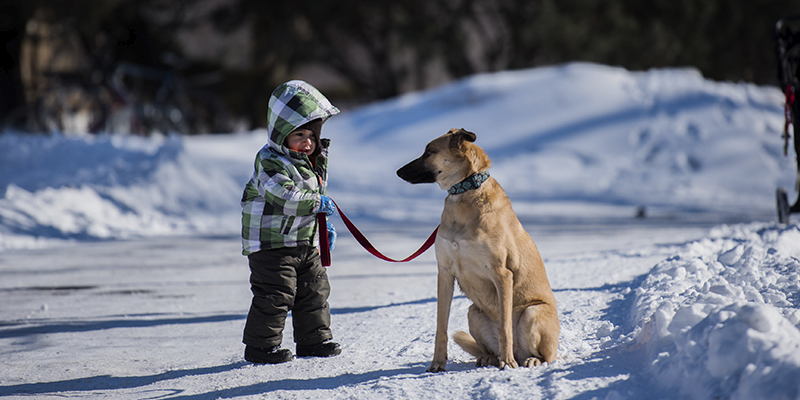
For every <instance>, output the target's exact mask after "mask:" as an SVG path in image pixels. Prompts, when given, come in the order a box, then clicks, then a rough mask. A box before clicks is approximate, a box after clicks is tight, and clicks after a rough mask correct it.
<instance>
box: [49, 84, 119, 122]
mask: <svg viewBox="0 0 800 400" xmlns="http://www.w3.org/2000/svg"><path fill="white" fill-rule="evenodd" d="M37 111H38V118H39V123H40V125H41V126H42V127H43V128H44V129H45V130H46V131H48V132H60V133H63V134H86V133H97V132H100V131H102V130H104V129H105V125H106V119H107V118H108V111H107V110H106V107H105V104H104V103H103V101H102V100H101V99H100V96H99V95H98V94H97V93H95V92H94V91H91V90H88V89H86V88H84V87H82V86H78V85H67V86H59V87H55V88H53V89H51V90H50V91H48V92H47V93H45V94H44V96H42V97H41V98H40V99H39V101H38V106H37Z"/></svg>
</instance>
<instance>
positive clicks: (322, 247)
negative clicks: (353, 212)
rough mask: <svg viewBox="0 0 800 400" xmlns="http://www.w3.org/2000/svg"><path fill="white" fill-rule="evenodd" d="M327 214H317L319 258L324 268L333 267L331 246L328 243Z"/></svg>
mask: <svg viewBox="0 0 800 400" xmlns="http://www.w3.org/2000/svg"><path fill="white" fill-rule="evenodd" d="M327 222H328V221H327V219H326V218H325V213H319V214H317V225H319V258H320V261H322V266H323V267H330V266H331V244H330V243H329V242H328V224H327Z"/></svg>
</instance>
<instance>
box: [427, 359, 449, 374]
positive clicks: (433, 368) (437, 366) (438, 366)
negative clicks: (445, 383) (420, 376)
mask: <svg viewBox="0 0 800 400" xmlns="http://www.w3.org/2000/svg"><path fill="white" fill-rule="evenodd" d="M445 365H447V362H446V361H436V360H434V361H433V362H431V365H430V366H429V367H428V370H427V372H444V367H445Z"/></svg>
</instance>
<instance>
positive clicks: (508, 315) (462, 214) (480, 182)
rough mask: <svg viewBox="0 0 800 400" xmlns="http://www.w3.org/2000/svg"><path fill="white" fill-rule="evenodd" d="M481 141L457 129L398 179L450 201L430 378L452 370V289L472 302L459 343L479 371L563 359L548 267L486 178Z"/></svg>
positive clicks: (441, 242) (441, 237)
mask: <svg viewBox="0 0 800 400" xmlns="http://www.w3.org/2000/svg"><path fill="white" fill-rule="evenodd" d="M475 138H476V137H475V134H474V133H472V132H467V131H465V130H463V129H451V130H450V132H448V133H447V134H445V135H443V136H441V137H439V138H437V139H435V140H433V141H432V142H430V143H428V146H427V147H426V148H425V153H424V154H423V155H422V156H421V157H420V158H418V159H416V160H414V161H411V162H410V163H408V164H407V165H405V166H404V167H403V168H400V169H399V170H398V171H397V175H398V176H399V177H400V178H402V179H403V180H405V181H407V182H410V183H438V184H439V187H440V188H442V189H443V190H447V191H448V192H449V193H450V194H449V195H448V196H447V198H446V199H445V201H444V210H443V211H442V222H441V225H440V227H439V233H438V234H437V236H436V261H437V264H438V269H439V274H438V293H437V316H436V339H435V340H436V342H435V346H434V354H433V362H431V365H430V367H428V371H430V372H439V371H444V369H445V364H447V322H448V319H449V317H450V304H451V302H452V300H453V289H454V281H457V282H458V286H459V287H460V288H461V290H462V291H463V292H464V294H465V295H466V296H467V297H468V298H469V299H470V300H472V302H473V304H472V305H471V306H470V307H469V313H468V315H467V317H468V320H469V331H470V333H466V332H457V333H456V334H455V335H454V336H453V340H455V342H456V343H458V345H459V346H461V347H462V348H463V349H464V350H465V351H466V352H468V353H470V354H472V355H473V356H475V357H476V358H477V365H478V366H479V367H480V366H485V365H494V366H497V367H499V368H504V367H505V366H509V367H512V368H514V367H517V366H519V365H522V366H526V367H532V366H536V365H541V363H542V362H552V361H553V360H555V358H556V354H557V352H558V334H559V330H560V328H559V324H558V311H557V310H556V299H555V296H553V291H552V290H551V289H550V282H548V280H547V273H546V272H545V269H544V263H542V258H541V256H540V255H539V251H538V249H537V248H536V245H535V244H534V243H533V240H532V239H531V237H530V235H528V233H527V232H525V229H524V228H523V227H522V224H521V223H520V222H519V219H517V216H516V214H514V211H513V210H512V209H511V202H510V200H509V199H508V196H506V193H505V191H503V189H502V188H501V187H500V185H499V184H498V183H497V182H496V181H495V180H494V179H493V178H491V177H488V173H487V172H486V171H487V170H488V169H489V166H490V165H491V161H490V160H489V157H488V156H487V155H486V153H485V152H484V151H483V149H481V148H480V147H478V146H477V145H475V144H474V143H472V142H474V141H475Z"/></svg>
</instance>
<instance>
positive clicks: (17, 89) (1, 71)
mask: <svg viewBox="0 0 800 400" xmlns="http://www.w3.org/2000/svg"><path fill="white" fill-rule="evenodd" d="M32 14H33V7H32V5H31V4H30V3H29V2H26V1H23V0H18V1H3V2H2V3H0V43H4V45H5V51H3V52H0V121H2V120H3V118H4V117H5V116H6V114H8V113H9V112H10V111H11V110H13V109H15V108H18V107H20V106H22V105H23V104H24V102H25V97H24V91H23V85H22V76H21V71H20V55H21V52H22V39H23V37H24V35H25V22H26V21H27V20H28V19H29V18H30V17H31V15H32Z"/></svg>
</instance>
